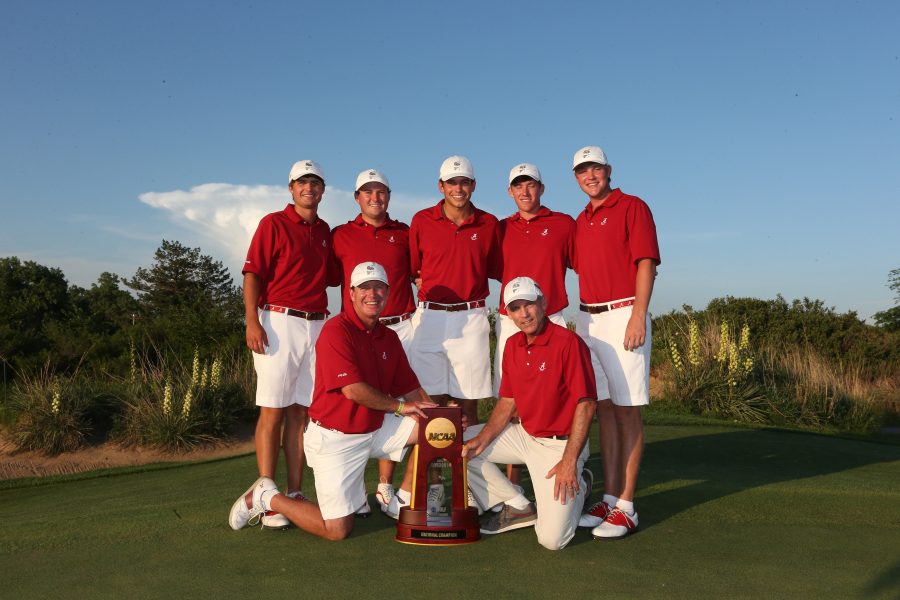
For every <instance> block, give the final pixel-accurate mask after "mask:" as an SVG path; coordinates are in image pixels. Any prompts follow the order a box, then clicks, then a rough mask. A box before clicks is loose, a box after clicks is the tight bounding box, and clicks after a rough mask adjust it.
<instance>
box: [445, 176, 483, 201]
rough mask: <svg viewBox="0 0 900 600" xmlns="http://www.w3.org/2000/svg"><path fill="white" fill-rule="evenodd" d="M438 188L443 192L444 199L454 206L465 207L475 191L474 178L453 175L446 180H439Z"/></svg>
mask: <svg viewBox="0 0 900 600" xmlns="http://www.w3.org/2000/svg"><path fill="white" fill-rule="evenodd" d="M438 189H439V190H440V191H441V193H442V194H444V201H445V202H446V203H447V204H449V205H450V206H452V207H454V208H465V207H466V205H467V204H468V203H469V202H470V201H471V200H472V192H474V191H475V180H474V179H469V178H468V177H453V178H451V179H448V180H447V181H439V182H438Z"/></svg>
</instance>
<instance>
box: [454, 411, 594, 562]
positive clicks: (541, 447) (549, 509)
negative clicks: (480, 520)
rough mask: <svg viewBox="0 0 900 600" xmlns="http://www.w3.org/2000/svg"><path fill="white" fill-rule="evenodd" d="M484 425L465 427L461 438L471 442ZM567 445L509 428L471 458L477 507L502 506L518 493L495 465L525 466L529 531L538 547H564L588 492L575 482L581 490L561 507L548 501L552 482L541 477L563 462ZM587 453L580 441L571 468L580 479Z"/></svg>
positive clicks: (469, 470) (517, 427)
mask: <svg viewBox="0 0 900 600" xmlns="http://www.w3.org/2000/svg"><path fill="white" fill-rule="evenodd" d="M483 427H484V425H473V426H472V427H469V428H468V429H466V432H465V434H464V436H463V439H465V440H466V441H468V440H470V439H472V438H474V437H475V436H476V435H478V433H479V432H480V431H481V430H482V428H483ZM567 443H568V442H567V441H566V440H554V439H550V438H536V437H532V436H530V435H528V433H527V432H526V431H525V428H524V427H522V425H521V424H515V425H513V424H510V425H507V426H506V428H505V429H504V430H503V432H502V433H501V434H500V435H498V436H497V437H496V439H494V441H493V442H491V443H490V445H488V447H487V448H485V450H484V452H482V453H481V454H480V455H478V456H476V457H475V458H473V459H470V460H469V464H468V475H469V482H468V483H469V488H470V489H471V490H472V493H473V494H474V495H475V499H476V500H478V503H479V504H481V505H482V506H484V507H489V506H494V505H496V504H499V503H500V502H505V501H507V500H509V499H511V498H514V497H515V496H516V495H517V494H518V493H519V492H518V490H516V488H515V487H513V484H512V483H510V482H509V479H507V478H506V477H505V476H504V475H503V473H502V472H500V469H498V468H497V465H495V464H494V463H500V464H507V465H509V464H512V465H519V464H524V465H525V466H527V467H528V472H529V473H530V474H531V484H532V486H533V487H534V497H535V502H536V503H537V522H536V523H535V525H534V531H535V533H536V534H537V538H538V543H539V544H540V545H541V546H543V547H545V548H548V549H550V550H560V549H562V548H564V547H565V546H566V544H568V543H569V541H571V539H572V537H573V536H574V535H575V529H576V528H577V527H578V519H579V517H580V516H581V509H582V508H583V506H584V497H585V494H586V493H587V492H588V490H587V484H586V483H585V482H584V481H583V480H582V481H580V483H579V487H580V488H581V490H580V491H579V492H578V494H576V496H575V499H574V500H572V499H568V502H566V504H560V502H559V500H554V499H553V487H554V485H555V483H556V478H555V477H551V478H550V479H547V478H546V475H547V473H548V472H549V471H550V469H552V468H553V467H554V466H556V464H557V463H558V462H559V461H560V460H561V459H562V455H563V451H564V450H565V448H566V444H567ZM588 453H589V450H588V444H587V442H585V444H584V448H583V449H582V450H581V454H580V455H579V456H578V461H577V464H576V470H577V473H578V474H579V477H580V476H581V470H582V469H583V468H584V462H585V461H586V460H587V457H588Z"/></svg>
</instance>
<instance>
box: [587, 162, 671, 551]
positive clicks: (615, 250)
mask: <svg viewBox="0 0 900 600" xmlns="http://www.w3.org/2000/svg"><path fill="white" fill-rule="evenodd" d="M573 170H574V172H575V180H576V181H577V182H578V185H579V186H580V187H581V190H582V191H583V192H584V193H585V194H587V195H588V198H589V202H588V204H587V206H586V207H585V209H584V210H583V211H582V212H581V213H580V214H579V215H578V218H577V219H576V228H575V265H574V266H575V271H576V272H577V273H578V282H579V287H580V293H581V306H580V308H581V310H580V312H579V313H578V320H577V323H576V330H577V331H578V334H579V335H580V336H581V337H582V338H583V339H584V341H585V342H587V345H588V347H589V348H590V349H591V360H592V362H593V365H594V373H595V374H596V377H597V397H598V398H599V399H600V403H599V404H598V419H599V421H600V447H601V450H602V454H603V474H604V476H603V488H604V490H603V491H604V493H603V500H601V501H600V502H598V503H597V504H595V505H594V506H592V507H591V508H590V510H589V511H588V513H587V514H585V515H584V516H583V517H582V519H581V522H580V525H582V526H585V527H593V528H594V529H593V531H592V533H593V535H594V537H597V538H618V537H622V536H625V535H628V534H629V533H632V532H633V531H634V530H635V529H636V528H637V526H638V515H637V512H636V511H635V509H634V492H635V489H636V487H637V476H638V469H639V468H640V463H641V455H642V453H643V450H644V424H643V422H642V421H641V406H644V405H647V404H649V403H650V346H651V330H650V314H649V313H648V312H647V307H648V305H649V304H650V295H651V293H652V292H653V280H654V278H655V277H656V266H657V265H658V264H659V263H660V258H659V244H658V242H657V240H656V225H655V224H654V222H653V215H652V214H651V213H650V208H649V207H648V206H647V205H646V204H645V203H644V201H643V200H641V199H640V198H638V197H636V196H629V195H627V194H623V193H622V191H621V190H619V189H618V188H616V189H612V188H611V186H610V180H611V175H612V166H611V165H610V164H609V162H608V161H607V159H606V154H605V153H604V152H603V150H602V149H600V148H598V147H597V146H587V147H585V148H582V149H581V150H579V151H578V152H576V153H575V158H574V161H573Z"/></svg>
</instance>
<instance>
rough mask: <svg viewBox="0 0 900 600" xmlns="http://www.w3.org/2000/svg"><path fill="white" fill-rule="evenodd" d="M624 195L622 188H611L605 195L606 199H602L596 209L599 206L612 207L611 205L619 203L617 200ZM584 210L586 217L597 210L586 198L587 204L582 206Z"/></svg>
mask: <svg viewBox="0 0 900 600" xmlns="http://www.w3.org/2000/svg"><path fill="white" fill-rule="evenodd" d="M624 195H625V194H623V193H622V190H620V189H619V188H616V189H614V190H612V191H611V192H610V193H609V196H607V197H606V200H604V201H603V204H601V205H600V206H598V207H597V210H600V209H601V208H612V207H613V206H615V205H616V204H618V203H619V200H621V199H622V196H624ZM584 212H585V214H586V215H587V216H588V217H590V216H591V215H593V214H594V213H595V212H597V211H595V210H593V208H592V206H591V201H590V200H588V203H587V206H585V207H584Z"/></svg>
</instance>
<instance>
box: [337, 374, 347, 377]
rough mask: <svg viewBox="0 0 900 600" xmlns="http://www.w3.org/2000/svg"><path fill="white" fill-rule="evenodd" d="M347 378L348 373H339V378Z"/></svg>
mask: <svg viewBox="0 0 900 600" xmlns="http://www.w3.org/2000/svg"><path fill="white" fill-rule="evenodd" d="M346 376H347V374H346V373H338V377H346Z"/></svg>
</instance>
